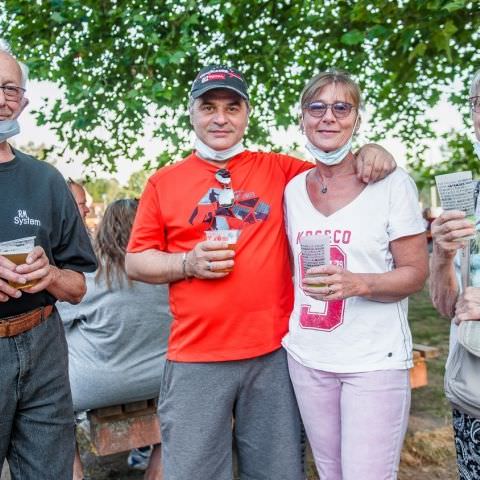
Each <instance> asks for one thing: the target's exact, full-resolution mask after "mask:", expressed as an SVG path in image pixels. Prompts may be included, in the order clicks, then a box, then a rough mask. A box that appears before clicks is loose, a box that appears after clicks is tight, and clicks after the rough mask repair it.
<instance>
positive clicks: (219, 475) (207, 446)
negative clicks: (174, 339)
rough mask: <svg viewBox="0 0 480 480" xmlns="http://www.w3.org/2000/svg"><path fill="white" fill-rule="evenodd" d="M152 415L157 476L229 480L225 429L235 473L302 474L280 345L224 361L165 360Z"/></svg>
mask: <svg viewBox="0 0 480 480" xmlns="http://www.w3.org/2000/svg"><path fill="white" fill-rule="evenodd" d="M159 415H160V423H161V430H162V457H163V472H164V480H185V479H195V480H232V434H233V435H234V436H235V440H236V445H237V450H238V467H239V474H240V478H241V480H304V478H305V474H304V468H303V461H304V447H305V437H304V433H303V427H302V424H301V420H300V415H299V413H298V408H297V404H296V401H295V396H294V393H293V389H292V386H291V383H290V378H289V375H288V368H287V362H286V355H285V351H284V350H283V349H279V350H277V351H275V352H273V353H270V354H268V355H264V356H261V357H256V358H253V359H248V360H238V361H232V362H212V363H181V362H171V361H167V363H166V365H165V370H164V377H163V381H162V388H161V391H160V404H159ZM232 419H234V426H233V429H232Z"/></svg>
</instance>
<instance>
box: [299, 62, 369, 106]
mask: <svg viewBox="0 0 480 480" xmlns="http://www.w3.org/2000/svg"><path fill="white" fill-rule="evenodd" d="M332 83H339V84H340V85H343V86H344V87H345V89H346V90H347V92H348V94H349V95H350V97H351V98H352V101H353V105H354V106H355V107H357V110H360V109H362V108H363V100H362V92H361V90H360V87H359V86H358V84H357V82H355V81H354V80H353V79H352V78H351V77H350V75H349V74H348V73H347V72H343V71H341V70H327V71H326V72H320V73H318V74H317V75H315V76H314V77H313V78H312V79H311V80H310V81H309V82H308V83H307V84H306V85H305V87H304V88H303V90H302V93H301V95H300V108H301V110H303V109H304V108H306V107H307V106H308V105H309V104H310V103H311V102H312V101H313V99H314V98H315V96H316V95H317V93H318V92H319V91H320V90H321V89H322V88H324V87H326V86H327V85H330V84H332Z"/></svg>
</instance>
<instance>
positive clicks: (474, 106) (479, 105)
mask: <svg viewBox="0 0 480 480" xmlns="http://www.w3.org/2000/svg"><path fill="white" fill-rule="evenodd" d="M469 102H470V109H471V110H472V112H475V113H480V97H470V98H469Z"/></svg>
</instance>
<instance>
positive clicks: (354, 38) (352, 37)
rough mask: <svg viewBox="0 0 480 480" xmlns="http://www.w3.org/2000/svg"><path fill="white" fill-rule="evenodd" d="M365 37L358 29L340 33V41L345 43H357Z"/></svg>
mask: <svg viewBox="0 0 480 480" xmlns="http://www.w3.org/2000/svg"><path fill="white" fill-rule="evenodd" d="M364 39H365V36H364V34H363V33H361V32H360V31H358V30H352V31H350V32H347V33H345V34H343V35H342V38H341V41H342V43H344V44H345V45H357V44H359V43H362V42H363V40H364Z"/></svg>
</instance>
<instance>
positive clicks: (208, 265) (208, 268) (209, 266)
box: [207, 262, 212, 272]
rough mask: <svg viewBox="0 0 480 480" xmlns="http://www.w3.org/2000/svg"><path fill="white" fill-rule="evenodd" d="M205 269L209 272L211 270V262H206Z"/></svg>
mask: <svg viewBox="0 0 480 480" xmlns="http://www.w3.org/2000/svg"><path fill="white" fill-rule="evenodd" d="M207 270H208V271H209V272H211V271H212V264H211V262H207Z"/></svg>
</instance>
